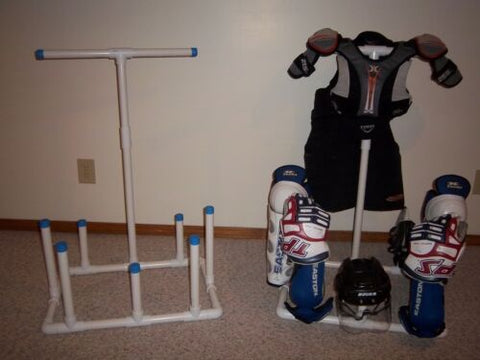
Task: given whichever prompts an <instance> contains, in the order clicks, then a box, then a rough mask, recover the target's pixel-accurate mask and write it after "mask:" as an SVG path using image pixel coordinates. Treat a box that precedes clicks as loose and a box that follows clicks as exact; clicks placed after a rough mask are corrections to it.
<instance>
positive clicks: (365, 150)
mask: <svg viewBox="0 0 480 360" xmlns="http://www.w3.org/2000/svg"><path fill="white" fill-rule="evenodd" d="M370 144H371V140H370V139H364V140H362V142H361V144H360V149H361V152H360V171H359V174H358V188H357V204H356V206H355V220H354V229H353V243H352V255H351V258H352V259H356V258H358V256H359V253H360V238H361V236H362V226H363V207H364V204H365V189H366V186H367V170H368V155H369V152H370Z"/></svg>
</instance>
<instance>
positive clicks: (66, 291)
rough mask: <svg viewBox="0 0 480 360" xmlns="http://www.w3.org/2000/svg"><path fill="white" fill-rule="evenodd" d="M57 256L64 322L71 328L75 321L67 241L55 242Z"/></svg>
mask: <svg viewBox="0 0 480 360" xmlns="http://www.w3.org/2000/svg"><path fill="white" fill-rule="evenodd" d="M55 249H56V250H57V258H58V269H59V272H60V283H61V286H62V297H63V307H64V311H65V324H66V325H67V327H68V328H69V329H71V328H72V327H73V326H74V325H75V322H76V318H75V311H74V309H73V298H72V285H71V283H70V274H69V272H68V269H69V266H68V254H67V250H68V247H67V243H66V242H64V241H60V242H58V243H57V244H55Z"/></svg>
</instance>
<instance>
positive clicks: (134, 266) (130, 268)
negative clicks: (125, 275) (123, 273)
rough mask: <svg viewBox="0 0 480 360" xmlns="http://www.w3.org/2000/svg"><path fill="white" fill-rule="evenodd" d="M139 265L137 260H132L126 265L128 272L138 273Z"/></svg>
mask: <svg viewBox="0 0 480 360" xmlns="http://www.w3.org/2000/svg"><path fill="white" fill-rule="evenodd" d="M140 270H142V269H141V267H140V264H139V263H138V262H134V263H131V264H130V265H129V266H128V271H129V272H130V274H138V273H139V272H140Z"/></svg>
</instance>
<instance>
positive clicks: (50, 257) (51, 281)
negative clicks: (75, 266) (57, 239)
mask: <svg viewBox="0 0 480 360" xmlns="http://www.w3.org/2000/svg"><path fill="white" fill-rule="evenodd" d="M39 226H40V234H41V236H42V245H43V256H44V257H45V265H46V268H47V280H48V289H49V292H50V298H52V299H58V298H59V297H60V293H59V285H58V278H57V269H56V266H55V256H54V253H53V246H52V234H51V231H50V220H48V219H43V220H40V222H39Z"/></svg>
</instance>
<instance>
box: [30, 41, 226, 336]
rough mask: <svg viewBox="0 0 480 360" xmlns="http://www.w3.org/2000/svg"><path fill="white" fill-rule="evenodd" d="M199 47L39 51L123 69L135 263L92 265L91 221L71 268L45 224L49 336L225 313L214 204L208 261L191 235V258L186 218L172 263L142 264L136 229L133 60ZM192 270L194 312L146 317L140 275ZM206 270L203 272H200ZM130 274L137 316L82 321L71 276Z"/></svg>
mask: <svg viewBox="0 0 480 360" xmlns="http://www.w3.org/2000/svg"><path fill="white" fill-rule="evenodd" d="M197 53H198V52H197V49H196V48H174V49H131V48H120V49H100V50H42V49H39V50H37V51H35V57H36V59H37V60H44V59H57V60H59V59H60V60H61V59H111V60H114V61H115V65H116V70H117V88H118V102H119V109H120V142H121V148H122V161H123V180H124V195H125V208H126V218H127V236H128V249H129V263H125V264H111V265H91V264H90V262H89V259H88V245H87V223H86V221H85V220H80V221H79V222H78V223H77V225H78V232H79V241H80V256H81V266H78V267H70V266H69V263H68V255H67V254H68V251H67V250H68V247H67V244H66V243H65V242H59V243H57V244H55V250H56V253H57V263H58V272H57V266H56V265H57V263H56V261H55V256H54V250H53V244H52V237H51V230H50V221H49V220H48V219H44V220H42V221H40V230H41V237H42V243H43V250H44V256H45V263H46V268H47V278H48V284H49V294H50V299H49V306H48V310H47V315H46V318H45V320H44V323H43V326H42V331H43V332H44V333H47V334H54V333H69V332H77V331H84V330H92V329H104V328H116V327H133V326H145V325H152V324H158V323H167V322H175V321H195V320H205V319H215V318H218V317H220V316H221V315H222V313H223V310H222V307H221V305H220V302H219V300H218V297H217V293H216V287H215V285H214V276H213V232H214V229H213V214H214V208H213V206H207V207H205V209H204V211H205V219H204V221H205V257H201V256H200V254H199V244H200V237H199V236H198V235H192V236H190V237H189V244H190V258H187V257H184V254H183V241H184V239H183V215H182V214H177V215H176V216H175V230H176V257H175V258H174V259H171V260H163V261H153V262H141V261H139V260H138V256H137V243H136V228H135V211H134V207H135V206H134V205H135V199H134V192H133V167H132V156H131V137H130V125H129V120H128V94H127V81H126V63H127V60H130V59H133V58H167V57H195V56H197ZM186 266H189V267H190V309H189V310H188V311H184V312H179V313H168V314H163V315H146V314H144V313H143V308H142V297H141V291H140V273H141V271H142V270H148V269H158V268H169V267H186ZM200 269H201V270H202V271H200ZM117 271H119V272H128V273H129V275H130V285H131V289H130V290H131V302H132V313H131V315H130V316H126V317H120V318H114V319H100V320H87V321H78V320H77V316H76V314H75V310H74V304H73V294H72V289H71V280H70V277H71V276H74V275H87V274H98V273H105V272H117ZM200 272H201V273H202V274H203V276H204V280H205V286H206V291H207V293H208V295H209V298H210V303H211V308H208V309H201V307H200V300H199V277H200ZM61 303H63V312H64V321H63V322H57V323H56V322H54V318H55V312H56V309H57V307H58V306H60V304H61Z"/></svg>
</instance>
